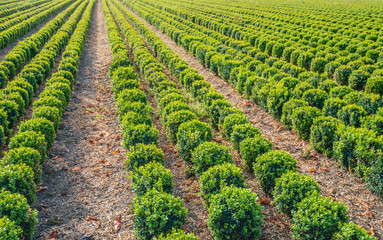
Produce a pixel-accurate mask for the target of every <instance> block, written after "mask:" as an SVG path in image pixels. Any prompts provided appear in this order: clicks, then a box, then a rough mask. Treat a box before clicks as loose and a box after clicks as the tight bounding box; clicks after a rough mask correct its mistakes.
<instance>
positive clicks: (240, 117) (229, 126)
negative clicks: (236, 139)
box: [222, 113, 249, 139]
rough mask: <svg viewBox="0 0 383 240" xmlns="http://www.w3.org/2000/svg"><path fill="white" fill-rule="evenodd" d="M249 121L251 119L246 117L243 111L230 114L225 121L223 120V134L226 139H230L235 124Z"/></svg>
mask: <svg viewBox="0 0 383 240" xmlns="http://www.w3.org/2000/svg"><path fill="white" fill-rule="evenodd" d="M248 122H249V121H248V120H247V119H246V116H245V114H243V113H242V114H241V113H237V114H232V115H229V116H227V117H226V118H225V121H224V122H223V125H222V135H223V136H224V137H225V138H226V139H230V137H231V133H232V132H233V128H234V126H235V125H239V124H245V123H248Z"/></svg>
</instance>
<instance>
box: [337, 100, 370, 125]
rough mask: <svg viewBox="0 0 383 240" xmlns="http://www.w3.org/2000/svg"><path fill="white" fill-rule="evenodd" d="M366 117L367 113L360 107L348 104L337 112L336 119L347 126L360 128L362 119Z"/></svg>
mask: <svg viewBox="0 0 383 240" xmlns="http://www.w3.org/2000/svg"><path fill="white" fill-rule="evenodd" d="M366 115H367V112H366V110H364V109H363V108H362V107H360V106H358V105H355V104H349V105H347V106H344V107H343V108H342V109H341V110H339V112H338V119H340V120H342V121H343V122H344V123H345V124H347V125H350V126H354V127H360V125H361V124H362V119H363V118H364V117H365V116H366Z"/></svg>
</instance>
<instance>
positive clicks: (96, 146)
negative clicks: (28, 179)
mask: <svg viewBox="0 0 383 240" xmlns="http://www.w3.org/2000/svg"><path fill="white" fill-rule="evenodd" d="M93 11H94V12H93V16H92V20H91V25H90V29H89V32H88V37H87V42H86V45H85V48H84V51H83V55H82V57H81V62H80V66H79V69H80V72H79V76H78V77H77V84H76V85H75V86H74V91H73V93H72V100H71V102H70V104H69V106H68V108H67V110H66V113H65V114H64V117H63V121H62V122H61V124H60V129H59V131H58V134H57V137H56V142H55V146H54V148H53V149H52V151H51V152H50V154H49V159H48V160H47V161H46V163H45V164H44V173H43V179H42V184H41V185H40V189H39V190H42V191H40V192H38V194H37V198H36V202H35V203H34V205H33V207H34V208H37V209H38V211H39V213H38V219H39V222H38V224H37V229H36V233H35V238H34V239H48V238H49V235H50V234H51V233H52V232H54V231H56V232H57V234H58V239H134V237H133V230H132V229H133V228H132V224H131V222H132V215H131V212H130V205H131V203H132V200H133V196H134V194H133V192H132V190H131V183H130V180H129V179H128V178H127V172H126V171H125V170H124V160H125V158H126V151H125V150H124V149H123V147H122V146H121V139H122V137H121V131H120V124H119V122H118V120H117V118H116V116H117V115H116V109H115V101H114V99H113V96H112V91H111V89H110V88H111V86H110V78H109V76H108V69H109V64H110V62H111V60H112V53H111V51H110V47H109V42H108V39H107V35H106V26H105V20H104V16H103V13H102V8H101V1H98V2H97V4H96V6H95V9H94V10H93ZM45 187H46V189H45ZM119 215H121V216H122V221H123V226H122V228H121V229H120V231H119V232H118V233H114V232H113V230H112V224H113V221H114V220H115V219H116V218H117V217H118V216H119ZM89 217H91V218H89ZM98 219H99V220H98ZM88 220H90V221H88Z"/></svg>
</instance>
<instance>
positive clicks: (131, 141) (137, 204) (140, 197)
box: [102, 0, 196, 240]
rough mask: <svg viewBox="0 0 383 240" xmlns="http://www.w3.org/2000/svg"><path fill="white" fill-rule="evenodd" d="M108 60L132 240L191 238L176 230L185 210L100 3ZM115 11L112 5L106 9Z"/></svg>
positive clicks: (126, 54)
mask: <svg viewBox="0 0 383 240" xmlns="http://www.w3.org/2000/svg"><path fill="white" fill-rule="evenodd" d="M102 7H103V12H104V16H105V20H106V25H107V34H108V39H109V43H110V46H111V50H112V53H113V61H112V63H111V65H110V72H109V73H110V76H111V78H112V89H113V92H114V97H115V99H116V105H117V112H118V115H119V119H120V122H121V129H122V132H123V144H124V147H125V148H126V149H128V150H129V152H128V159H127V161H126V168H127V170H130V178H131V180H132V183H133V191H134V192H135V193H136V197H135V199H134V204H133V208H132V210H133V213H134V228H135V231H134V234H135V236H136V237H137V239H148V240H149V239H153V238H154V239H157V238H158V239H196V238H195V237H194V235H192V234H187V235H185V234H184V233H183V232H182V230H180V229H181V227H182V225H183V224H184V223H185V221H186V217H187V209H186V208H184V207H183V206H182V205H183V200H181V199H180V198H178V197H175V196H173V195H172V193H173V183H172V174H171V172H170V170H169V169H166V168H165V167H164V153H163V152H162V150H161V149H159V148H158V147H157V146H156V145H157V144H158V130H157V129H156V128H154V127H153V124H152V119H151V116H150V113H151V112H152V108H151V107H150V106H149V104H148V100H147V97H146V95H145V93H144V91H142V90H141V89H140V84H139V80H138V78H136V74H135V70H134V67H133V66H132V64H131V62H130V59H129V52H128V49H127V47H126V45H125V42H124V40H123V39H122V38H121V36H120V34H119V31H118V28H117V25H116V23H115V21H114V18H113V16H112V14H111V12H110V10H109V8H108V5H107V3H106V1H105V0H103V1H102ZM110 8H111V10H112V11H115V9H114V8H113V6H110Z"/></svg>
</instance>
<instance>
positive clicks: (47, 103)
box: [33, 96, 66, 115]
mask: <svg viewBox="0 0 383 240" xmlns="http://www.w3.org/2000/svg"><path fill="white" fill-rule="evenodd" d="M62 100H64V99H62ZM62 100H60V99H58V98H57V97H54V96H44V97H42V98H39V99H37V100H35V101H34V102H33V109H35V108H38V107H55V108H57V109H59V110H60V115H62V114H63V113H64V111H65V105H66V103H65V101H62Z"/></svg>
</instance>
